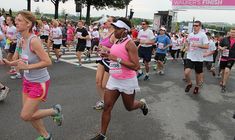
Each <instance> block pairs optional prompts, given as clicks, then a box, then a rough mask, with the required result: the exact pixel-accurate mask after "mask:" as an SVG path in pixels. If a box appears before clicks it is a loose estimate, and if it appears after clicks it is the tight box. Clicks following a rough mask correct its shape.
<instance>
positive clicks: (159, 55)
mask: <svg viewBox="0 0 235 140" xmlns="http://www.w3.org/2000/svg"><path fill="white" fill-rule="evenodd" d="M155 42H156V44H157V50H156V55H155V60H156V61H157V74H161V75H163V74H164V61H165V58H166V54H167V50H168V49H169V46H170V45H171V40H170V38H169V37H168V36H167V35H166V28H164V27H161V28H160V34H159V35H158V36H157V37H156V40H155Z"/></svg>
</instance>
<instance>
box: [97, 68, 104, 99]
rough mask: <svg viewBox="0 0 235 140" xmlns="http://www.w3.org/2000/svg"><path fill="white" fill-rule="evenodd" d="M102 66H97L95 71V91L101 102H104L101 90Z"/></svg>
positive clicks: (102, 90)
mask: <svg viewBox="0 0 235 140" xmlns="http://www.w3.org/2000/svg"><path fill="white" fill-rule="evenodd" d="M104 73H105V71H104V66H103V65H101V64H98V67H97V71H96V89H97V91H98V93H99V95H100V98H101V100H104V89H103V88H102V81H103V76H104Z"/></svg>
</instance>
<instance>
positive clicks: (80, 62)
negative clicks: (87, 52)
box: [76, 51, 82, 64]
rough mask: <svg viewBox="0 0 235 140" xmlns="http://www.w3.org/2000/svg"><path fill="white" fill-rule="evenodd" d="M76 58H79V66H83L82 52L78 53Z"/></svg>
mask: <svg viewBox="0 0 235 140" xmlns="http://www.w3.org/2000/svg"><path fill="white" fill-rule="evenodd" d="M76 56H77V58H78V63H79V64H82V61H81V60H82V59H81V56H82V52H80V51H77V53H76Z"/></svg>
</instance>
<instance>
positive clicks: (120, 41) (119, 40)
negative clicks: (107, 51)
mask: <svg viewBox="0 0 235 140" xmlns="http://www.w3.org/2000/svg"><path fill="white" fill-rule="evenodd" d="M127 39H128V36H126V37H124V38H120V39H118V41H117V42H116V44H118V43H119V44H120V43H123V42H124V41H126V40H127Z"/></svg>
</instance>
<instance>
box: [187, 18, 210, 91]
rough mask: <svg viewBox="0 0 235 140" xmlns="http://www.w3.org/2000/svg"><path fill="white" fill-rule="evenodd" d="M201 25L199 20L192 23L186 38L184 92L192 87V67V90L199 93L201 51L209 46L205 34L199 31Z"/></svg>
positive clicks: (201, 63) (201, 65) (201, 69)
mask: <svg viewBox="0 0 235 140" xmlns="http://www.w3.org/2000/svg"><path fill="white" fill-rule="evenodd" d="M201 27H202V24H201V22H200V21H195V22H194V24H193V32H192V33H190V34H189V36H188V40H187V46H188V53H187V62H186V64H185V71H184V72H185V76H186V81H187V86H186V88H185V92H189V91H190V89H191V88H192V81H191V71H192V69H195V72H196V74H195V75H196V86H195V88H194V90H193V93H194V94H198V93H199V86H200V84H201V73H202V72H203V60H204V58H203V53H204V51H205V49H208V48H209V45H208V44H209V41H208V38H207V36H206V34H205V33H204V32H202V31H201Z"/></svg>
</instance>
